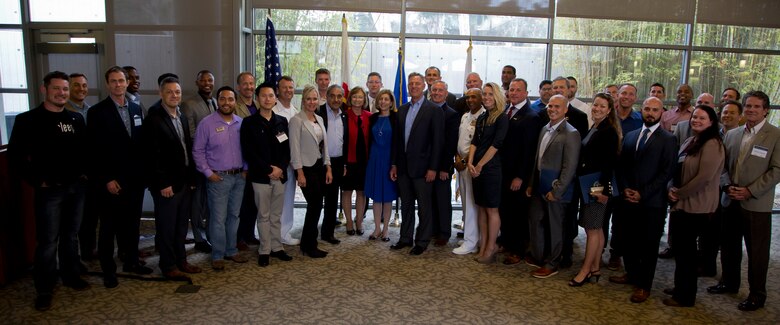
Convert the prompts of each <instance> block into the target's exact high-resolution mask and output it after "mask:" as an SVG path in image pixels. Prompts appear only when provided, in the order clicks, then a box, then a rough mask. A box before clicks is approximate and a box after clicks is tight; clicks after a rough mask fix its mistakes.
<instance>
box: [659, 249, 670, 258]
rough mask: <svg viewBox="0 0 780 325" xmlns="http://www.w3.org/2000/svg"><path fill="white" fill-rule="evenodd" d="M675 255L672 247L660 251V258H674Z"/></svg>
mask: <svg viewBox="0 0 780 325" xmlns="http://www.w3.org/2000/svg"><path fill="white" fill-rule="evenodd" d="M672 257H674V251H673V250H672V248H671V247H667V248H666V249H664V250H663V251H662V252H660V253H658V258H672Z"/></svg>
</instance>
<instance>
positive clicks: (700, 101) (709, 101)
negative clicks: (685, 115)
mask: <svg viewBox="0 0 780 325" xmlns="http://www.w3.org/2000/svg"><path fill="white" fill-rule="evenodd" d="M714 103H715V96H712V94H710V93H702V94H701V95H699V97H697V98H696V106H699V105H707V106H709V107H715V106H714V105H715V104H714Z"/></svg>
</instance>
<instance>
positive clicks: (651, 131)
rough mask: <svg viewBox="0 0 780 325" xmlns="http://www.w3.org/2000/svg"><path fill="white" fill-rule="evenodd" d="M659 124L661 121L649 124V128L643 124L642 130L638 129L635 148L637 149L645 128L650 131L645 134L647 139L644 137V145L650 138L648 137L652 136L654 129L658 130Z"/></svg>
mask: <svg viewBox="0 0 780 325" xmlns="http://www.w3.org/2000/svg"><path fill="white" fill-rule="evenodd" d="M660 125H661V123H656V124H655V125H653V126H651V127H649V128H648V127H647V126H644V125H643V126H642V131H639V138H638V139H637V140H636V146H635V148H637V150H638V149H639V142H641V141H642V138H643V136H642V133H644V132H645V130H647V129H649V130H650V133H648V134H647V136H646V138H647V139H645V146H647V141H648V140H650V137H652V136H653V133H655V131H656V130H658V127H659V126H660Z"/></svg>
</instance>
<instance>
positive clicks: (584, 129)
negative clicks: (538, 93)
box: [539, 104, 589, 137]
mask: <svg viewBox="0 0 780 325" xmlns="http://www.w3.org/2000/svg"><path fill="white" fill-rule="evenodd" d="M539 117H540V118H541V119H542V125H547V123H550V116H548V115H547V107H545V108H544V109H542V110H541V111H540V112H539ZM566 122H568V123H569V124H571V126H573V127H574V128H575V129H577V131H579V132H580V135H581V136H583V137H584V134H588V129H589V128H588V115H587V114H585V113H584V112H583V111H581V110H579V109H577V108H576V107H574V106H572V105H571V104H569V110H568V111H567V112H566Z"/></svg>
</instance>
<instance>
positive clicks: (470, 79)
mask: <svg viewBox="0 0 780 325" xmlns="http://www.w3.org/2000/svg"><path fill="white" fill-rule="evenodd" d="M466 88H468V89H472V88H480V89H481V88H482V78H480V77H479V73H476V72H472V73H469V74H468V75H467V76H466Z"/></svg>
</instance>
